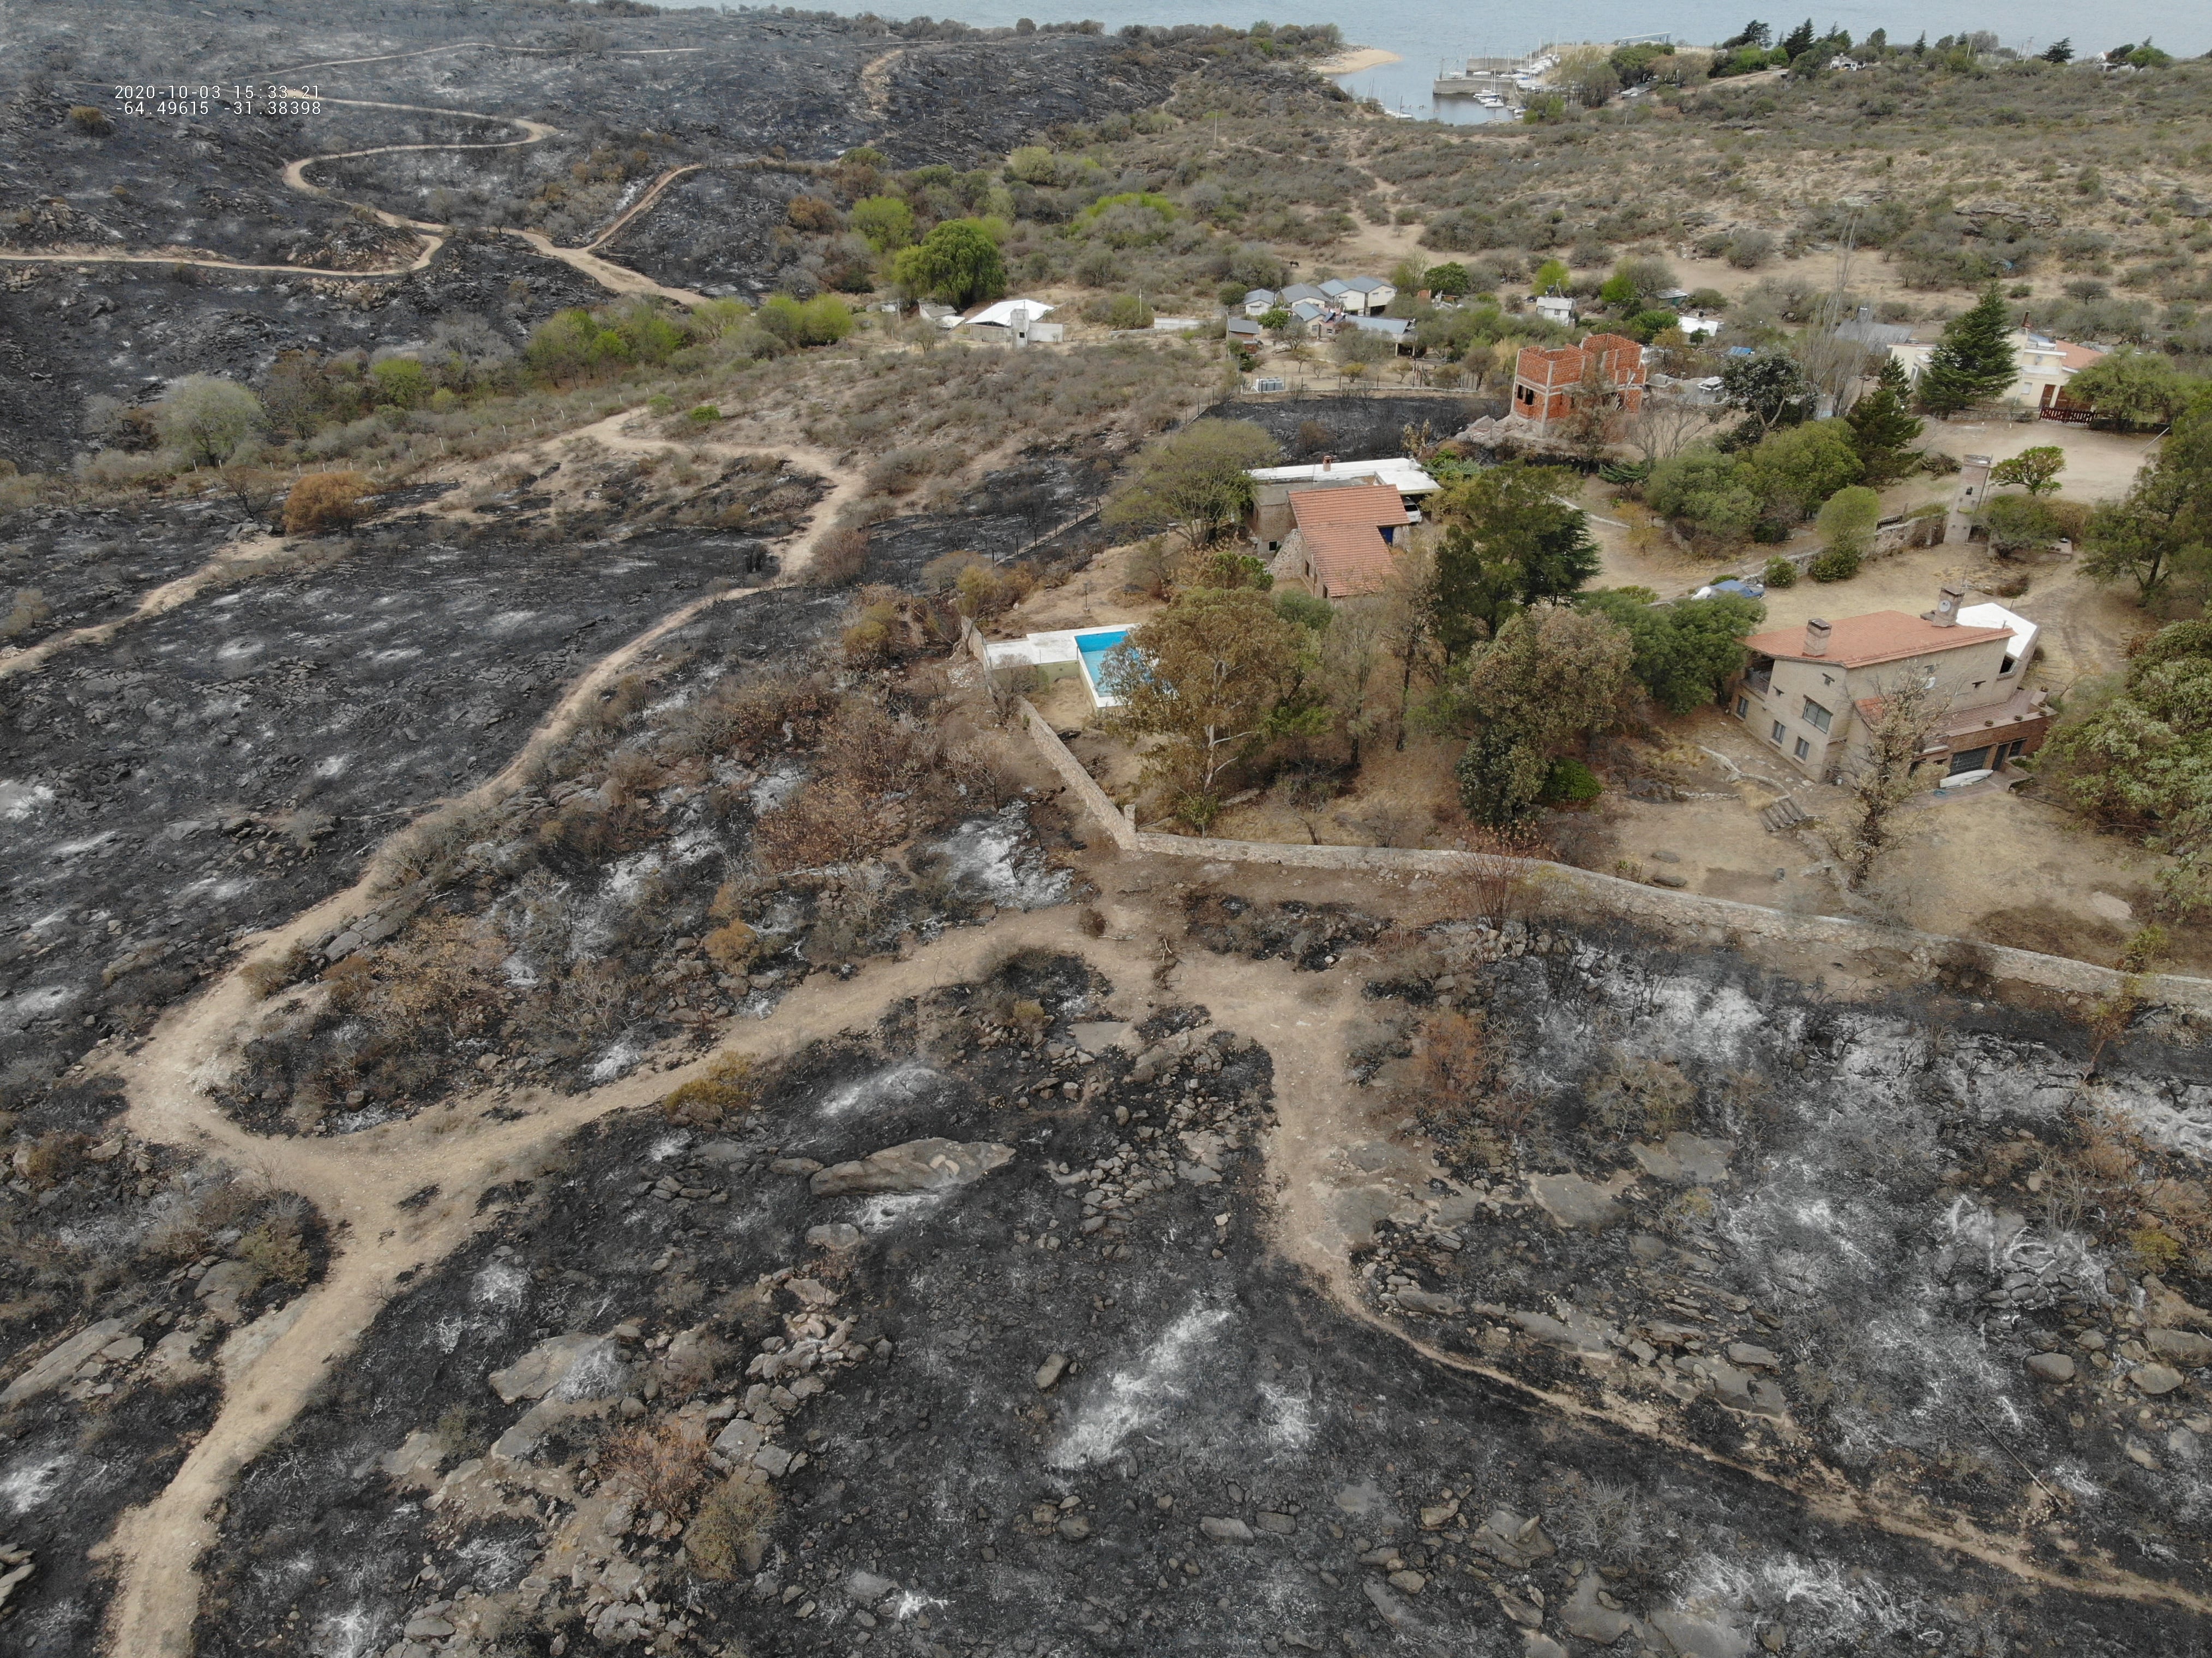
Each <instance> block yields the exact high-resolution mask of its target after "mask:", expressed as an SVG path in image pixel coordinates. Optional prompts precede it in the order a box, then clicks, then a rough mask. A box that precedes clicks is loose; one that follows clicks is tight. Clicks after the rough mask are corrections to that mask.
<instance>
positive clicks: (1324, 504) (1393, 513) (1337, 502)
mask: <svg viewBox="0 0 2212 1658" xmlns="http://www.w3.org/2000/svg"><path fill="white" fill-rule="evenodd" d="M1291 517H1292V518H1294V519H1297V525H1298V527H1299V528H1300V529H1302V530H1310V529H1314V528H1316V527H1317V526H1319V525H1324V524H1365V525H1371V526H1373V527H1375V528H1378V529H1379V528H1381V527H1382V526H1383V525H1386V524H1388V525H1399V524H1410V523H1412V522H1413V520H1412V519H1409V518H1407V516H1406V499H1405V497H1404V496H1403V495H1400V494H1399V493H1398V492H1397V490H1396V489H1394V488H1392V487H1391V486H1390V485H1389V484H1387V483H1383V481H1382V480H1381V479H1379V478H1375V479H1370V480H1369V481H1368V482H1366V483H1334V484H1329V485H1328V486H1326V487H1325V488H1321V489H1295V490H1293V491H1291Z"/></svg>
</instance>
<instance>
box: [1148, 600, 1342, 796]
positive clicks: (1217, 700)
mask: <svg viewBox="0 0 2212 1658" xmlns="http://www.w3.org/2000/svg"><path fill="white" fill-rule="evenodd" d="M1309 652H1310V643H1309V640H1308V636H1307V634H1306V631H1305V629H1303V628H1301V627H1299V626H1298V625H1297V623H1293V622H1289V621H1286V620H1285V619H1284V618H1283V617H1282V616H1278V615H1277V614H1276V613H1275V609H1274V607H1273V604H1270V603H1269V602H1268V599H1267V594H1265V593H1263V592H1261V591H1260V590H1259V589H1258V588H1256V587H1231V588H1220V587H1194V588H1191V589H1189V590H1188V591H1187V592H1182V593H1180V594H1178V595H1177V596H1176V600H1175V602H1174V603H1173V604H1170V605H1169V606H1168V608H1167V609H1166V610H1164V611H1163V612H1162V613H1161V614H1160V615H1159V616H1156V617H1154V618H1153V619H1152V621H1150V622H1148V623H1146V624H1145V625H1144V626H1143V627H1141V628H1139V629H1137V630H1136V631H1135V632H1134V633H1133V634H1131V635H1129V637H1128V638H1127V640H1126V641H1123V642H1122V643H1121V645H1118V646H1116V647H1115V648H1114V650H1113V651H1111V652H1110V653H1108V656H1107V659H1106V666H1105V674H1106V679H1107V684H1108V686H1109V689H1111V690H1112V691H1113V692H1114V694H1115V695H1117V696H1119V697H1120V698H1121V701H1122V706H1121V708H1119V709H1117V710H1115V712H1114V715H1113V723H1114V725H1115V727H1116V728H1117V729H1118V730H1121V731H1122V732H1126V733H1127V734H1128V735H1130V736H1133V737H1146V738H1155V739H1157V741H1156V743H1155V744H1154V745H1153V747H1152V749H1151V750H1149V751H1148V752H1147V754H1146V768H1147V771H1148V772H1149V774H1151V775H1152V776H1153V777H1154V778H1156V779H1157V780H1159V781H1161V782H1163V783H1164V784H1165V785H1166V786H1168V787H1170V789H1172V790H1174V791H1175V792H1176V794H1177V796H1178V797H1179V799H1178V807H1177V809H1178V810H1179V811H1182V812H1183V813H1184V814H1185V815H1186V816H1192V817H1196V818H1198V819H1200V820H1203V821H1201V823H1200V827H1203V823H1204V822H1210V821H1211V817H1212V810H1213V808H1214V807H1215V806H1216V805H1218V799H1217V793H1218V792H1217V789H1216V783H1217V781H1218V779H1219V778H1220V776H1221V774H1222V773H1223V772H1225V770H1227V769H1228V768H1230V767H1231V766H1233V765H1235V764H1237V762H1239V761H1241V760H1243V759H1246V758H1248V757H1249V756H1251V755H1252V754H1254V753H1255V752H1256V751H1257V750H1259V748H1260V747H1261V745H1262V744H1265V743H1266V742H1267V740H1268V738H1271V737H1273V736H1274V735H1277V734H1278V733H1279V731H1280V729H1281V726H1280V724H1279V721H1278V720H1277V717H1276V716H1277V713H1278V710H1279V708H1280V706H1281V704H1282V702H1283V699H1284V698H1285V696H1286V695H1289V694H1290V693H1291V691H1292V690H1293V689H1296V687H1297V683H1298V681H1299V678H1300V675H1301V670H1302V667H1303V665H1304V662H1305V660H1306V659H1307V655H1308V653H1309Z"/></svg>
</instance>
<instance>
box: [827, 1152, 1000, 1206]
mask: <svg viewBox="0 0 2212 1658" xmlns="http://www.w3.org/2000/svg"><path fill="white" fill-rule="evenodd" d="M1013 1159H1014V1148H1013V1147H1012V1146H1011V1145H999V1144H997V1143H996V1142H994V1141H990V1140H977V1141H974V1142H970V1143H968V1144H964V1145H963V1143H961V1142H960V1141H957V1140H946V1139H924V1140H908V1142H907V1143H906V1144H905V1145H892V1146H886V1147H885V1148H884V1150H882V1151H871V1152H870V1153H869V1154H868V1155H867V1156H866V1157H862V1158H860V1159H859V1160H857V1161H855V1162H852V1163H835V1164H832V1165H831V1166H830V1167H829V1168H827V1169H820V1170H817V1172H816V1173H815V1174H814V1175H812V1176H811V1179H810V1182H809V1183H810V1184H811V1186H812V1187H813V1191H814V1195H815V1196H816V1197H817V1198H836V1197H846V1196H850V1195H854V1194H865V1193H886V1192H940V1191H946V1190H950V1189H951V1188H952V1187H960V1186H967V1185H970V1184H972V1183H974V1182H975V1181H979V1180H981V1179H982V1178H983V1176H984V1175H987V1174H989V1173H990V1172H991V1171H992V1170H993V1169H1003V1168H1005V1167H1006V1164H1008V1163H1012V1161H1013Z"/></svg>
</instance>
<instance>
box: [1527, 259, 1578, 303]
mask: <svg viewBox="0 0 2212 1658" xmlns="http://www.w3.org/2000/svg"><path fill="white" fill-rule="evenodd" d="M1573 280H1574V273H1573V272H1572V271H1571V270H1568V269H1567V267H1566V265H1565V263H1564V262H1563V261H1561V260H1559V259H1547V260H1545V261H1544V263H1543V264H1540V265H1538V266H1537V267H1536V274H1535V275H1534V276H1531V277H1530V278H1529V279H1528V291H1529V292H1530V293H1532V294H1556V293H1558V292H1559V290H1560V289H1562V288H1565V287H1566V285H1567V284H1568V283H1569V282H1572V281H1573Z"/></svg>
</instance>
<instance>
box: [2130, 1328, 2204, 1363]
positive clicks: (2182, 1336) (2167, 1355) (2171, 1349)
mask: <svg viewBox="0 0 2212 1658" xmlns="http://www.w3.org/2000/svg"><path fill="white" fill-rule="evenodd" d="M2144 1339H2145V1340H2146V1341H2147V1342H2148V1344H2149V1346H2150V1350H2151V1351H2153V1352H2154V1353H2156V1354H2157V1355H2158V1356H2159V1357H2160V1358H2164V1359H2171V1360H2172V1362H2173V1363H2176V1364H2178V1365H2179V1366H2180V1367H2181V1368H2182V1369H2183V1370H2197V1369H2198V1368H2200V1367H2201V1366H2203V1365H2206V1364H2212V1336H2208V1335H2200V1334H2198V1333H2197V1332H2196V1331H2194V1330H2153V1331H2151V1332H2150V1333H2149V1334H2148V1336H2146V1337H2145V1338H2144Z"/></svg>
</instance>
